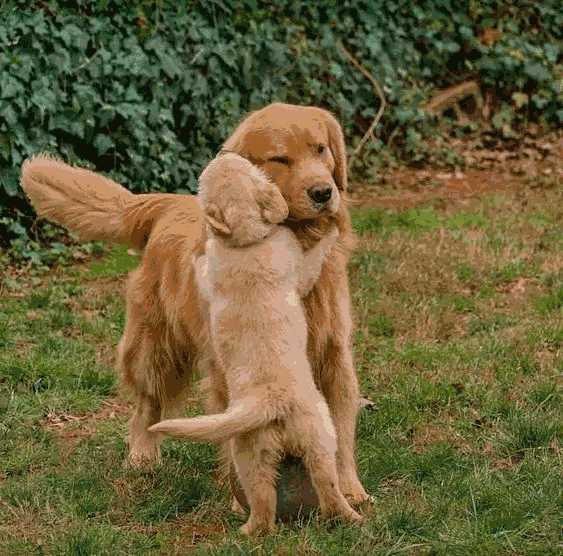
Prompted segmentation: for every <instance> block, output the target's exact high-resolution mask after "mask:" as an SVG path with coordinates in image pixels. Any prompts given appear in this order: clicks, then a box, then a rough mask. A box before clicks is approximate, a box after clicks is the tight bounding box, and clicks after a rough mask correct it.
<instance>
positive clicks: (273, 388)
mask: <svg viewBox="0 0 563 556" xmlns="http://www.w3.org/2000/svg"><path fill="white" fill-rule="evenodd" d="M200 196H201V197H202V205H203V209H204V212H205V213H206V216H209V211H211V214H212V216H211V218H210V220H209V229H210V233H211V238H210V239H208V240H207V244H206V254H205V256H202V257H200V258H199V259H198V261H197V271H196V280H197V283H198V286H199V288H200V290H201V291H202V292H204V296H205V298H206V300H207V301H208V303H209V313H210V326H211V338H212V345H213V348H214V352H215V355H216V357H217V359H218V361H219V363H220V371H219V372H222V373H224V378H225V381H226V383H227V387H228V394H229V399H230V403H229V407H228V409H227V411H226V412H225V413H221V414H215V415H206V416H202V417H195V418H192V419H172V420H168V421H162V422H161V423H158V424H156V425H153V426H152V427H150V429H149V430H150V431H151V432H161V433H166V434H169V435H172V436H176V437H180V438H189V439H192V440H199V441H201V440H208V441H214V442H218V441H224V440H227V439H230V438H232V441H231V454H232V457H233V460H234V464H235V468H236V471H237V474H238V476H239V480H240V482H241V485H242V486H243V489H244V491H245V494H246V497H247V499H248V500H249V504H250V517H249V519H248V521H247V523H246V524H245V525H244V526H243V527H242V531H243V532H244V533H246V534H254V533H256V532H261V531H262V532H263V531H271V530H273V529H274V520H275V511H276V481H275V478H276V473H277V462H279V460H280V459H281V458H282V457H283V455H284V454H288V453H290V454H293V455H297V456H300V457H303V460H304V462H305V465H306V466H307V468H308V470H309V472H310V474H311V478H312V481H313V485H314V487H315V489H316V491H317V495H318V497H319V501H320V507H321V511H322V513H323V514H324V515H328V516H335V515H336V516H341V517H344V518H346V519H348V520H350V521H360V520H361V519H362V518H361V516H360V515H359V514H357V513H356V512H355V511H354V510H353V509H352V508H351V506H350V505H349V504H348V502H347V500H346V498H344V496H343V495H342V493H341V491H340V487H339V482H338V476H337V471H336V432H335V430H334V426H333V423H332V419H331V417H330V412H329V409H328V406H327V405H326V402H325V400H324V398H323V397H322V395H321V394H320V392H319V391H318V390H317V388H316V386H315V383H314V381H313V376H312V372H311V366H310V364H309V361H308V359H307V322H306V320H305V314H304V309H303V304H302V302H301V298H302V297H303V296H305V295H307V294H308V293H309V291H310V290H311V288H312V287H313V286H314V284H315V282H316V281H317V279H318V277H319V274H320V271H321V267H322V264H323V262H324V259H325V257H326V255H327V253H328V252H329V251H330V249H331V248H332V246H333V244H334V242H335V240H336V237H337V230H336V228H333V230H332V231H331V232H329V233H328V234H327V235H326V236H325V237H324V238H323V239H321V241H319V242H318V243H317V244H316V245H315V246H314V247H313V248H312V249H310V250H309V251H307V252H305V253H304V252H303V249H302V247H301V246H300V244H299V242H298V241H297V238H296V237H295V234H294V233H293V232H291V231H290V230H289V229H287V228H285V227H282V226H277V225H276V224H277V223H279V222H282V221H283V220H285V218H286V216H287V206H286V204H285V202H284V200H283V198H282V196H281V194H280V193H279V190H278V189H277V188H276V187H275V185H274V184H273V183H271V182H270V181H269V180H268V179H267V178H266V177H265V176H264V175H263V174H262V173H261V172H260V171H259V170H258V169H256V168H255V167H254V166H253V165H252V164H251V163H250V162H248V161H247V160H245V159H243V158H241V157H239V156H238V155H234V154H225V155H223V156H220V157H218V158H217V159H215V160H214V161H213V162H212V163H211V164H210V166H209V167H208V168H207V169H206V170H205V171H204V173H203V174H202V177H201V179H200ZM233 198H234V199H236V202H231V200H232V199H233Z"/></svg>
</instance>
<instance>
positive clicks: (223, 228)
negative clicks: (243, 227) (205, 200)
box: [205, 203, 232, 236]
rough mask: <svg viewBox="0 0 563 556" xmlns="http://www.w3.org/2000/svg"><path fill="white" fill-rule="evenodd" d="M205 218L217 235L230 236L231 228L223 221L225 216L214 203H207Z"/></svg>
mask: <svg viewBox="0 0 563 556" xmlns="http://www.w3.org/2000/svg"><path fill="white" fill-rule="evenodd" d="M205 220H207V223H208V224H209V225H210V226H211V228H213V231H215V232H216V233H218V234H219V235H224V236H230V235H231V233H232V232H231V229H230V228H229V226H227V224H226V223H225V218H224V216H223V213H222V212H221V209H220V208H219V207H218V206H217V205H216V204H214V203H209V204H208V205H207V207H205Z"/></svg>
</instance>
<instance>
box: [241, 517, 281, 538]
mask: <svg viewBox="0 0 563 556" xmlns="http://www.w3.org/2000/svg"><path fill="white" fill-rule="evenodd" d="M276 529H277V527H276V526H275V524H273V523H261V522H257V521H254V520H252V519H249V520H248V521H247V522H246V523H245V524H244V525H243V526H242V527H241V528H240V529H239V531H240V532H241V533H242V534H243V535H246V536H247V537H254V536H256V535H262V534H269V533H275V532H276Z"/></svg>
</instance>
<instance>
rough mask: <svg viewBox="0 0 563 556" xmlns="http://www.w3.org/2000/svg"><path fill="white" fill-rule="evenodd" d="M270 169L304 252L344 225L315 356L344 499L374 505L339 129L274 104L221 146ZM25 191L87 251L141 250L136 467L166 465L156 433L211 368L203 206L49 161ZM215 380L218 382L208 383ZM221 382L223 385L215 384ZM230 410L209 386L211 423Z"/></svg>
mask: <svg viewBox="0 0 563 556" xmlns="http://www.w3.org/2000/svg"><path fill="white" fill-rule="evenodd" d="M223 149H224V150H225V151H232V152H235V153H237V154H239V155H241V156H243V157H245V158H247V159H248V160H250V161H251V162H253V163H254V164H255V165H257V166H258V167H259V168H261V169H262V170H263V171H264V172H265V173H266V174H267V175H268V176H269V177H270V178H271V179H272V180H273V181H274V182H275V183H276V185H277V186H278V187H279V188H280V191H281V192H282V195H283V197H284V198H285V200H286V202H287V204H288V207H289V218H288V220H287V225H288V226H289V227H290V228H291V229H292V230H293V231H294V232H295V233H296V235H297V237H298V239H299V240H300V242H301V243H302V245H303V247H304V248H305V249H308V248H310V247H311V246H312V245H313V244H314V243H315V242H316V241H318V239H319V238H320V237H322V236H323V235H324V234H325V233H328V231H329V230H330V229H331V227H332V226H333V225H334V223H336V225H337V226H338V228H339V231H340V236H339V240H338V244H337V248H335V249H334V250H333V252H332V253H331V255H330V257H329V258H328V259H327V260H326V261H325V264H324V266H323V270H322V273H321V276H320V278H319V280H318V282H317V284H316V285H315V287H314V288H313V290H312V292H311V293H310V294H309V295H308V296H307V297H306V298H305V300H304V302H305V309H306V313H307V324H308V330H309V335H308V353H309V360H310V362H311V366H312V368H313V373H314V376H315V381H316V383H317V385H318V386H319V387H320V389H321V391H322V393H323V394H324V396H325V398H326V401H327V403H328V406H329V408H330V411H331V415H332V418H333V421H334V425H335V428H336V432H337V437H338V438H337V444H338V451H337V467H338V473H339V479H340V487H341V490H342V492H343V493H344V494H345V495H346V496H347V497H348V499H349V500H350V501H351V502H353V503H359V502H362V501H365V500H366V499H367V498H368V497H367V494H366V492H365V490H364V488H363V487H362V485H361V483H360V481H359V480H358V476H357V471H356V463H355V458H354V436H355V428H356V417H357V411H358V405H359V392H358V383H357V379H356V374H355V371H354V366H353V362H352V354H351V350H350V335H351V329H352V320H351V316H350V296H349V291H348V278H347V274H346V265H347V261H348V256H349V253H350V251H351V249H352V247H353V244H354V241H353V233H352V229H351V225H350V218H349V214H348V211H347V209H346V205H345V202H344V199H341V202H340V203H339V205H338V206H339V208H338V211H337V212H336V213H332V212H331V211H330V210H329V207H330V206H332V205H333V203H331V199H333V198H334V197H337V196H340V197H341V196H342V195H343V193H344V192H345V191H346V188H347V168H346V151H345V145H344V137H343V134H342V130H341V128H340V125H339V124H338V122H337V121H336V119H335V118H334V117H333V116H332V115H331V114H330V113H328V112H326V111H324V110H321V109H319V108H315V107H305V106H294V105H289V104H280V103H275V104H271V105H269V106H267V107H265V108H263V109H262V110H258V111H256V112H254V113H252V114H250V115H249V116H248V117H247V118H246V119H245V120H244V121H243V122H242V123H241V124H240V125H239V126H238V127H237V128H236V129H235V131H234V133H233V134H232V135H231V137H230V138H229V139H228V140H227V141H226V142H225V144H224V145H223ZM22 187H23V188H24V190H25V191H26V193H27V195H28V196H29V198H30V200H31V202H32V204H33V205H34V207H35V208H36V210H37V212H38V214H39V215H40V216H44V217H46V218H49V219H51V220H53V221H55V222H58V223H59V224H62V225H63V226H65V227H67V228H68V229H70V230H72V231H74V232H75V233H77V234H79V235H80V236H81V237H82V238H83V239H85V240H86V239H106V240H113V241H120V242H124V243H127V244H129V245H132V246H134V247H136V248H142V249H143V257H142V261H141V264H140V266H139V267H138V268H137V269H136V270H134V271H133V272H132V273H131V274H130V277H129V280H128V285H127V319H126V326H125V331H124V333H123V337H122V339H121V341H120V344H119V349H118V365H119V367H120V369H121V373H122V377H123V380H124V382H125V383H126V384H127V385H129V386H130V387H131V389H132V391H133V392H134V393H135V397H136V408H135V412H134V415H133V417H132V419H131V422H130V426H129V461H130V462H131V463H132V464H139V463H141V462H151V461H154V460H157V459H158V457H159V444H160V442H161V435H159V434H154V433H151V432H149V431H148V430H147V429H148V427H149V426H150V425H152V424H154V423H156V422H158V421H160V420H161V418H162V417H163V416H165V415H166V414H167V413H168V412H169V410H170V408H172V407H173V406H174V405H175V404H176V403H177V402H178V401H179V400H181V399H182V393H183V392H184V391H185V389H186V387H187V385H188V384H189V382H190V380H191V379H192V378H193V376H194V374H195V372H194V371H195V369H196V368H197V367H199V368H202V369H203V370H205V368H206V367H208V366H209V365H213V356H212V354H211V350H210V346H209V335H208V329H207V322H206V316H205V313H204V311H203V310H202V307H203V305H202V301H201V299H200V298H199V294H198V291H197V288H196V284H195V279H194V270H193V267H192V259H193V256H194V255H198V254H201V252H202V250H203V245H204V241H205V237H204V235H205V233H204V226H203V217H202V213H201V210H200V208H199V205H198V203H197V200H196V198H195V197H191V196H183V195H164V194H149V195H133V194H131V193H130V192H128V191H127V190H126V189H124V188H123V187H121V186H120V185H118V184H116V183H115V182H112V181H111V180H109V179H107V178H104V177H102V176H100V175H98V174H95V173H93V172H89V171H87V170H82V169H78V168H72V167H70V166H67V165H65V164H63V163H62V162H59V161H56V160H51V159H48V158H45V157H36V158H33V159H31V160H28V161H26V163H24V165H23V167H22ZM210 376H217V373H210ZM215 382H217V381H215ZM227 404H228V397H227V389H226V385H225V384H217V383H215V384H212V385H211V388H210V393H209V397H208V402H207V405H208V407H207V409H208V411H211V412H214V413H217V412H222V411H224V410H225V408H226V407H227Z"/></svg>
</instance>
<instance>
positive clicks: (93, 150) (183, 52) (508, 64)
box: [0, 0, 563, 240]
mask: <svg viewBox="0 0 563 556" xmlns="http://www.w3.org/2000/svg"><path fill="white" fill-rule="evenodd" d="M518 4H519V5H520V7H519V8H515V7H514V6H513V3H512V2H510V1H509V0H497V1H493V0H487V1H483V2H477V1H474V0H466V1H461V2H460V1H457V0H425V1H423V2H418V3H415V4H414V5H411V4H410V3H398V2H396V1H395V0H379V1H377V2H374V1H371V0H366V1H347V2H336V1H332V2H331V1H329V2H319V3H314V2H307V1H294V0H281V1H280V2H276V3H272V4H270V3H269V2H262V1H258V0H242V1H239V2H235V1H234V0H223V1H221V0H209V1H207V2H194V1H190V2H174V1H171V0H160V1H147V0H145V1H139V0H137V1H135V2H121V1H120V0H97V1H94V0H77V1H76V2H73V3H65V2H63V1H57V0H43V1H38V2H31V3H30V2H28V1H24V0H12V1H8V2H4V3H3V8H1V10H2V13H0V47H1V48H2V50H3V51H4V52H5V53H6V54H5V55H2V56H1V57H0V233H1V235H0V237H1V238H3V239H4V240H10V239H12V238H14V237H19V238H20V239H22V238H25V237H26V234H27V229H28V228H29V226H30V223H31V219H30V218H28V217H26V215H29V214H30V212H29V208H28V206H27V204H26V202H25V200H24V199H23V196H22V193H21V190H20V189H19V186H18V175H19V169H20V166H21V163H22V161H23V160H24V159H25V158H26V157H27V156H29V155H31V154H33V153H37V152H39V151H49V152H52V153H56V154H59V155H61V156H63V157H64V158H65V159H67V160H70V161H71V162H76V163H80V164H84V165H88V166H90V167H93V168H96V169H97V170H99V171H103V172H107V173H109V174H110V175H112V176H113V177H114V178H115V179H117V180H118V181H121V182H122V183H124V184H126V185H127V187H129V188H130V189H132V190H135V191H147V190H163V191H194V190H195V187H196V178H197V176H198V174H199V173H200V171H201V170H202V168H203V166H204V165H205V164H206V163H207V161H208V160H209V159H210V158H211V157H212V156H213V155H214V153H215V152H216V151H217V149H218V147H219V145H220V144H221V142H222V141H223V140H224V139H225V138H226V137H227V136H228V134H229V133H230V131H231V130H232V129H233V127H234V126H235V124H236V122H237V121H238V120H239V119H240V118H241V116H242V115H244V113H246V112H247V111H249V110H252V109H255V108H258V107H261V106H263V105H265V104H267V103H269V102H271V101H273V100H281V101H287V102H293V103H299V104H316V105H321V106H324V107H326V108H328V109H330V110H332V111H333V112H334V113H335V114H336V116H337V117H338V118H339V119H340V120H341V121H342V122H343V124H344V127H345V131H346V134H347V137H348V140H349V143H350V145H353V144H354V141H357V138H358V136H360V135H361V134H363V133H364V131H365V130H366V129H367V127H368V125H369V123H370V122H371V120H372V119H373V117H374V116H375V114H376V112H377V108H378V100H377V99H376V98H375V96H374V93H373V90H372V88H371V85H370V83H369V82H368V81H367V80H366V79H365V78H363V76H362V75H361V74H360V73H359V72H358V71H357V70H355V69H354V68H353V67H352V66H351V65H350V63H349V62H348V61H346V59H345V57H343V55H342V52H341V51H340V50H339V48H338V46H337V43H338V41H339V40H342V41H343V42H344V43H346V45H347V46H348V48H349V49H350V50H351V51H352V52H354V53H355V55H356V56H357V57H358V59H359V60H361V61H362V63H363V64H364V65H365V66H366V68H367V69H368V70H369V71H370V72H371V73H373V75H375V76H376V77H377V79H378V81H379V82H380V83H381V85H382V86H383V87H384V90H385V93H386V96H387V101H388V103H389V107H388V110H387V111H386V114H385V117H384V118H383V121H382V122H381V123H380V125H379V128H378V130H377V134H378V136H379V137H380V138H381V141H380V142H379V143H377V144H373V143H372V144H370V145H369V146H368V147H367V148H366V149H364V151H363V152H364V163H369V157H370V156H374V155H376V154H377V151H378V150H379V149H381V148H382V147H383V145H384V143H385V141H386V140H387V138H388V137H389V136H390V134H391V133H394V135H395V137H397V135H398V136H399V138H400V140H399V141H395V144H397V145H398V146H399V147H401V148H403V153H404V154H407V155H408V154H409V153H412V151H413V149H416V145H417V144H418V143H420V141H421V140H422V138H423V137H424V132H425V130H426V129H427V126H428V124H429V118H428V116H427V115H426V114H425V113H424V111H423V110H422V109H421V108H420V105H421V102H422V101H423V100H424V99H425V98H427V97H428V95H429V94H430V93H431V91H432V90H434V89H436V88H440V87H444V86H447V85H451V84H454V83H457V82H459V81H461V80H463V79H465V78H470V77H479V78H480V79H481V80H482V82H483V83H484V84H485V85H487V86H491V87H494V88H496V89H498V91H500V93H501V94H502V98H503V99H504V100H505V102H506V103H507V106H508V104H510V106H511V107H512V108H514V107H515V106H517V107H518V108H519V112H517V113H516V112H515V114H519V117H521V118H523V119H528V118H534V119H540V120H541V121H544V122H546V123H551V124H554V123H557V121H560V120H561V119H562V117H563V115H562V111H561V109H560V100H561V98H560V96H559V97H558V95H560V92H558V83H557V79H556V75H557V72H558V71H560V67H561V66H560V65H558V62H559V59H560V51H559V43H558V41H559V40H560V39H561V29H562V28H563V15H562V12H561V10H560V6H559V3H558V2H556V0H544V1H543V2H534V1H529V2H519V3H518ZM491 29H494V30H495V33H496V35H495V37H496V40H495V42H494V43H492V44H490V45H489V46H487V45H486V44H483V40H482V36H483V33H485V32H486V31H487V30H489V31H490V30H491ZM515 93H517V94H518V95H520V96H515ZM515 98H516V101H515V100H514V99H515ZM395 130H396V131H395ZM354 137H355V138H356V139H353V138H354ZM401 138H402V139H403V140H401ZM18 218H19V220H18Z"/></svg>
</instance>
